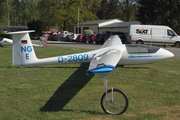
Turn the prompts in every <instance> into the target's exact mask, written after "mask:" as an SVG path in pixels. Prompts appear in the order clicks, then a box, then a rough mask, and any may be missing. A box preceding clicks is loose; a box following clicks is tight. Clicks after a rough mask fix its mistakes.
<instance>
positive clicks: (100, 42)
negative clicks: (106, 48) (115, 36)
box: [94, 34, 105, 44]
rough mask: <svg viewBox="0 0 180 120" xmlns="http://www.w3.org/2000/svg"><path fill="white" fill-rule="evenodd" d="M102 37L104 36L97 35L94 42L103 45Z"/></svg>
mask: <svg viewBox="0 0 180 120" xmlns="http://www.w3.org/2000/svg"><path fill="white" fill-rule="evenodd" d="M104 36H105V34H97V35H96V36H95V38H94V42H95V43H96V44H103V43H104Z"/></svg>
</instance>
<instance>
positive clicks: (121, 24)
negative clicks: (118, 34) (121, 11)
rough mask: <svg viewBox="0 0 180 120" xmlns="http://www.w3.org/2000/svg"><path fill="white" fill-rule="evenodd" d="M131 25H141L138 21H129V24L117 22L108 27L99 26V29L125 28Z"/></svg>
mask: <svg viewBox="0 0 180 120" xmlns="http://www.w3.org/2000/svg"><path fill="white" fill-rule="evenodd" d="M131 24H141V22H139V21H131V22H118V23H112V24H109V25H104V26H101V27H99V28H111V27H113V28H116V27H127V26H129V25H131Z"/></svg>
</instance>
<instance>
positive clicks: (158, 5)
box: [136, 0, 180, 31]
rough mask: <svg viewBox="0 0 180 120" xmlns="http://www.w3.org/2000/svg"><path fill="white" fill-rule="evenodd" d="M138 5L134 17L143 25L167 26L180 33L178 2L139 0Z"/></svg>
mask: <svg viewBox="0 0 180 120" xmlns="http://www.w3.org/2000/svg"><path fill="white" fill-rule="evenodd" d="M138 3H139V6H138V12H137V15H136V16H137V18H138V20H139V21H140V22H142V23H143V24H159V25H167V26H169V27H171V28H173V29H175V30H176V31H180V28H179V23H180V19H179V18H180V14H179V13H180V1H179V0H169V1H167V0H151V1H148V0H139V1H138ZM172 6H173V7H172ZM177 26H178V27H177Z"/></svg>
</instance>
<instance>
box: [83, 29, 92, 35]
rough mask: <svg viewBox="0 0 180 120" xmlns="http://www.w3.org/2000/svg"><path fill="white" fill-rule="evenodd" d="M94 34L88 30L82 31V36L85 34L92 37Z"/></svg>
mask: <svg viewBox="0 0 180 120" xmlns="http://www.w3.org/2000/svg"><path fill="white" fill-rule="evenodd" d="M93 33H94V32H93V31H92V30H91V29H89V30H84V34H86V35H92V34H93Z"/></svg>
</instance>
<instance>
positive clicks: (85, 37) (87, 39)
mask: <svg viewBox="0 0 180 120" xmlns="http://www.w3.org/2000/svg"><path fill="white" fill-rule="evenodd" d="M89 41H90V35H87V34H83V37H82V42H86V43H89Z"/></svg>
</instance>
